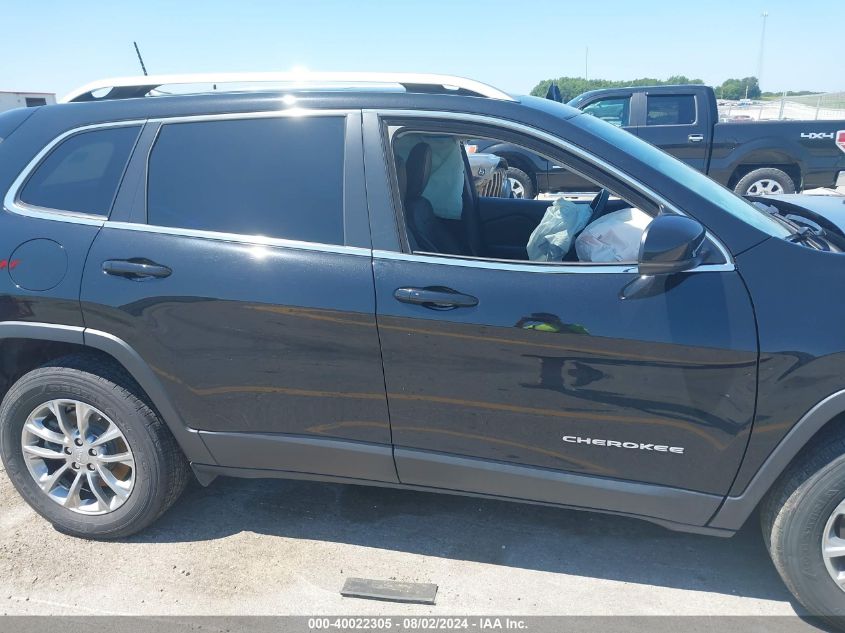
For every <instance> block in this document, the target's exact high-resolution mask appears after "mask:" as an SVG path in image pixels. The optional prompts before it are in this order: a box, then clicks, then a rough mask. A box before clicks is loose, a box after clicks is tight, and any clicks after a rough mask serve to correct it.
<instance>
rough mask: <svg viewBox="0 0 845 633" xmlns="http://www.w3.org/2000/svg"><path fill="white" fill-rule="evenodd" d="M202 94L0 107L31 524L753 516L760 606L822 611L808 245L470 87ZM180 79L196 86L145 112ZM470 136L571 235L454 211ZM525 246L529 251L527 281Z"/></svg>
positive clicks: (334, 83) (832, 572)
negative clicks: (231, 516)
mask: <svg viewBox="0 0 845 633" xmlns="http://www.w3.org/2000/svg"><path fill="white" fill-rule="evenodd" d="M297 79H298V80H300V81H301V77H297ZM224 80H228V81H233V80H234V79H233V78H231V77H225V78H221V77H195V78H184V77H177V78H166V77H162V78H153V77H143V78H139V79H138V80H134V81H133V80H119V81H118V80H115V81H112V82H103V83H97V84H93V85H91V86H88V87H86V88H84V89H81V90H79V91H78V92H76V93H74V94H72V95H71V96H70V97H69V98H68V101H69V102H68V103H64V104H60V105H55V106H45V107H41V108H35V109H28V110H16V111H11V112H8V113H6V114H3V115H0V138H2V142H1V143H0V191H2V195H3V196H4V203H3V206H4V208H3V212H2V215H0V269H2V270H0V396H2V407H0V449H2V458H3V463H4V464H5V467H6V471H7V473H8V475H9V477H10V478H11V480H12V482H13V483H14V485H15V486H16V488H17V489H18V491H19V492H20V493H21V495H22V496H23V497H24V498H25V499H26V500H27V502H29V503H30V504H31V505H32V506H33V507H34V508H35V509H36V510H37V511H38V512H39V513H41V514H42V515H43V516H44V517H45V518H46V519H47V520H48V521H50V522H51V523H53V524H54V525H55V526H56V527H57V528H58V529H60V530H62V531H64V532H67V533H70V534H74V535H78V536H85V537H92V538H116V537H125V536H126V535H128V534H130V533H133V532H135V531H137V530H140V529H142V528H144V527H145V526H147V525H149V524H150V523H151V522H152V521H154V520H155V519H156V518H157V517H158V516H160V515H161V514H162V513H163V512H164V511H165V510H166V509H167V508H168V507H169V506H170V505H171V504H172V503H173V502H174V501H175V500H176V498H177V497H178V496H179V494H180V492H181V491H182V489H183V488H184V486H185V483H186V481H187V480H188V478H189V476H190V474H191V472H193V474H194V476H196V477H197V478H198V479H199V481H200V482H201V483H203V484H208V483H210V482H211V481H212V480H213V479H214V478H215V477H216V476H218V475H228V476H237V477H292V478H304V479H316V480H322V481H336V482H347V483H358V484H372V485H378V486H392V487H402V488H411V489H417V490H428V491H450V492H459V493H465V494H470V495H481V496H491V497H496V498H503V499H512V500H517V501H527V502H536V503H543V504H551V505H559V506H566V507H573V508H582V509H591V510H597V511H601V512H610V513H618V514H625V515H631V516H636V517H640V518H643V519H646V520H649V521H653V522H655V523H659V524H661V525H664V526H666V527H668V528H671V529H676V530H685V531H691V532H697V533H703V534H712V535H718V536H730V535H731V534H733V533H734V532H735V531H736V530H738V529H739V528H740V527H741V526H742V525H743V524H744V523H745V521H746V520H747V519H748V518H749V516H750V515H751V514H752V513H753V512H754V510H755V509H756V508H758V507H759V509H760V515H761V518H762V524H763V532H764V535H765V540H766V543H767V545H768V547H769V549H770V552H771V554H772V558H773V559H774V562H775V565H776V566H777V568H778V570H779V572H780V574H781V575H782V577H783V578H784V580H785V582H786V583H787V585H788V586H789V588H790V589H791V591H792V592H793V593H794V594H795V596H796V597H797V598H798V599H799V600H800V601H801V602H802V603H803V604H804V605H806V607H807V608H808V609H809V610H810V611H811V612H812V613H816V614H821V615H823V616H825V617H827V618H828V619H830V620H831V621H834V620H836V618H839V617H841V616H843V615H845V371H843V370H844V369H845V328H843V318H845V299H843V297H842V296H840V294H839V290H840V289H842V288H845V255H843V251H845V236H844V235H842V234H841V233H839V232H838V230H837V229H836V228H835V227H833V226H831V228H828V229H819V230H811V229H810V228H808V227H806V226H799V225H798V224H796V223H794V222H793V221H791V220H789V219H787V218H784V217H781V216H779V215H778V214H777V213H768V212H766V211H763V210H760V209H758V208H756V207H754V206H752V205H751V204H749V203H748V202H746V201H745V200H743V199H741V198H739V197H737V196H736V195H734V194H733V193H731V192H730V191H728V190H727V189H725V188H723V187H722V186H720V185H718V184H716V183H715V182H713V181H711V180H710V179H708V178H707V177H706V176H704V175H702V174H700V173H698V172H696V171H695V170H694V169H692V168H690V167H688V166H686V165H684V164H683V163H681V162H679V161H677V160H676V159H674V158H672V157H671V156H669V155H667V154H665V153H663V152H662V151H660V150H658V149H656V148H654V147H652V146H651V145H649V144H647V143H645V142H644V141H641V140H639V139H637V138H636V137H635V136H634V135H632V134H628V133H626V132H624V131H622V130H619V129H617V128H615V127H613V126H612V125H610V124H607V123H605V122H603V121H601V120H599V119H597V118H595V117H592V116H589V115H583V114H581V113H580V112H579V111H578V110H575V109H572V108H569V107H567V106H564V105H561V104H558V103H554V102H552V101H549V100H544V99H536V98H532V97H519V98H514V97H511V96H509V95H507V94H505V93H503V92H501V91H498V90H496V89H494V88H491V87H489V86H484V85H482V84H478V83H476V82H470V81H467V80H462V79H458V78H453V77H437V76H413V75H408V76H404V75H402V76H393V75H388V76H381V75H372V76H370V75H367V76H362V75H351V76H347V75H344V76H317V77H315V78H313V83H312V84H310V85H309V84H304V85H303V84H301V83H300V84H299V85H298V86H296V87H293V86H291V87H290V88H286V84H284V83H283V84H280V85H279V86H276V85H275V84H273V83H272V82H274V81H277V82H284V81H288V80H290V77H288V76H285V75H270V76H260V77H256V76H254V75H253V76H249V77H247V78H246V80H248V81H251V82H257V81H266V82H268V83H266V84H263V83H262V84H261V87H260V88H249V89H241V90H240V91H235V90H231V91H227V90H226V89H225V84H224V83H223V81H224ZM359 81H363V82H364V85H358V86H357V88H356V87H355V86H356V85H357V84H356V82H359ZM189 82H196V84H197V86H199V85H200V83H201V82H208V83H216V84H217V85H216V86H215V90H214V91H212V92H208V93H200V92H199V91H200V88H199V87H197V93H192V92H191V90H190V86H189V87H188V89H187V90H185V87H184V86H183V87H182V90H183V92H187V94H179V95H173V94H167V93H166V92H165V91H164V90H160V88H161V87H162V86H165V85H167V84H186V83H189ZM373 83H379V84H384V85H378V86H373V85H372V84H373ZM202 85H204V83H203V84H202ZM168 92H170V91H169V90H168ZM473 139H489V140H493V141H498V142H506V143H510V144H513V145H517V146H520V147H524V148H525V149H526V150H529V151H533V152H535V153H537V154H539V155H542V156H545V157H547V158H548V160H550V161H555V162H559V163H560V164H562V165H564V166H565V167H566V169H569V170H571V171H573V172H575V173H578V174H579V175H581V176H582V177H584V178H587V179H588V180H590V181H591V182H593V183H595V184H596V186H597V187H598V188H599V189H600V191H599V193H598V194H597V195H596V196H595V198H593V199H592V200H580V201H579V200H576V201H566V203H565V206H562V207H560V208H561V209H564V211H565V213H562V215H563V216H565V217H568V218H574V217H578V218H582V219H583V221H582V222H581V223H580V226H578V227H576V226H575V225H574V224H572V223H570V224H568V225H567V227H566V228H564V229H561V230H560V231H557V232H553V233H552V234H551V235H550V236H546V235H545V234H544V232H543V231H542V230H541V231H540V233H541V234H540V235H537V231H536V230H535V229H537V228H538V226H539V225H540V223H541V221H542V222H545V221H546V219H547V217H549V215H550V214H551V213H552V211H554V210H555V209H557V204H558V203H556V205H554V206H550V205H551V203H550V202H549V201H545V202H544V201H538V200H528V199H517V198H502V197H482V196H479V195H478V191H477V189H476V188H475V186H474V185H473V182H474V181H473V177H472V171H471V168H470V165H469V160H468V159H467V153H466V144H467V143H468V142H469V141H470V140H473ZM643 217H646V218H647V222H646V223H645V224H643V223H642V221H641V219H642V218H643ZM625 218H627V219H625ZM638 218H639V219H638ZM585 227H586V228H585ZM608 227H609V228H608ZM555 236H556V237H555ZM535 239H539V240H540V241H542V240H544V239H553V240H555V242H554V243H555V244H556V245H557V246H558V247H559V248H560V249H561V251H560V253H559V257H556V258H552V259H538V258H536V257H534V258H533V259H530V258H529V255H528V253H529V251H530V249H527V245H528V243H529V242H530V241H532V242H533V241H534V240H535ZM603 240H604V241H603ZM608 253H609V254H608ZM840 281H841V282H843V283H842V285H840Z"/></svg>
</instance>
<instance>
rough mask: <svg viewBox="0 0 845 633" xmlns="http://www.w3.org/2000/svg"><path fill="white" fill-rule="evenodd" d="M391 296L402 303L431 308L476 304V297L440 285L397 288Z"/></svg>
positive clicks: (471, 305)
mask: <svg viewBox="0 0 845 633" xmlns="http://www.w3.org/2000/svg"><path fill="white" fill-rule="evenodd" d="M393 296H394V297H396V299H397V300H399V301H401V302H402V303H413V304H416V305H421V306H425V307H426V308H431V309H433V310H451V309H453V308H471V307H473V306H477V305H478V299H476V298H475V297H473V296H471V295H465V294H461V293H460V292H457V291H455V290H452V289H451V288H443V287H440V286H436V287H428V288H399V289H398V290H397V291H396V292H394V293H393Z"/></svg>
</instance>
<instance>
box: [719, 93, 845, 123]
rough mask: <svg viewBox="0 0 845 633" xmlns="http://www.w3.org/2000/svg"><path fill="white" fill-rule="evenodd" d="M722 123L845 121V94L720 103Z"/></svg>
mask: <svg viewBox="0 0 845 633" xmlns="http://www.w3.org/2000/svg"><path fill="white" fill-rule="evenodd" d="M719 119H720V120H721V121H777V120H793V121H822V120H824V121H829V120H832V119H840V120H845V92H828V93H825V94H816V95H802V96H800V97H787V96H783V97H781V98H780V99H770V100H769V99H767V100H760V101H753V102H745V100H743V101H720V102H719Z"/></svg>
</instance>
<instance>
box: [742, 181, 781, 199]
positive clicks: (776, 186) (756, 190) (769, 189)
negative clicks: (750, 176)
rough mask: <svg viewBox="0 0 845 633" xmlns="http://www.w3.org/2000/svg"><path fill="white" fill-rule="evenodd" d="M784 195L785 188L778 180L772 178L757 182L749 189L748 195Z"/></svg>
mask: <svg viewBox="0 0 845 633" xmlns="http://www.w3.org/2000/svg"><path fill="white" fill-rule="evenodd" d="M779 193H783V187H782V186H781V185H780V183H779V182H777V181H776V180H772V179H771V178H762V179H760V180H755V181H754V182H753V183H751V186H750V187H748V192H747V195H749V196H771V195H776V194H779Z"/></svg>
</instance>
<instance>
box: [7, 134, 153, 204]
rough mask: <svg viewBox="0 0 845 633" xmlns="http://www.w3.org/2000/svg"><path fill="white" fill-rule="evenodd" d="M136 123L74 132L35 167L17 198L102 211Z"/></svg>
mask: <svg viewBox="0 0 845 633" xmlns="http://www.w3.org/2000/svg"><path fill="white" fill-rule="evenodd" d="M140 130H141V126H138V125H135V126H127V127H109V128H103V129H98V130H91V131H88V132H80V133H79V134H74V135H73V136H71V137H70V138H68V139H66V140H64V141H62V142H61V143H60V144H59V145H58V146H57V147H55V148H54V149H53V150H52V151H51V152H50V153H49V154H48V155H47V157H46V158H45V159H44V160H42V161H41V163H40V164H39V165H38V166H37V167H36V168H35V170H34V171H33V172H32V174H31V175H30V176H29V178H28V179H27V181H26V183H25V184H24V186H23V189H22V190H21V192H20V194H19V195H18V199H19V200H20V201H21V202H23V203H24V204H28V205H32V206H36V207H43V208H47V209H55V210H58V211H70V212H74V213H86V214H90V215H101V216H107V215H108V214H109V211H110V210H111V205H112V202H113V201H114V197H115V195H116V194H117V188H118V186H119V185H120V181H121V179H122V178H123V171H124V169H125V168H126V163H127V162H128V161H129V155H130V154H131V153H132V148H133V147H134V145H135V141H136V139H137V138H138V133H139V132H140Z"/></svg>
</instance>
